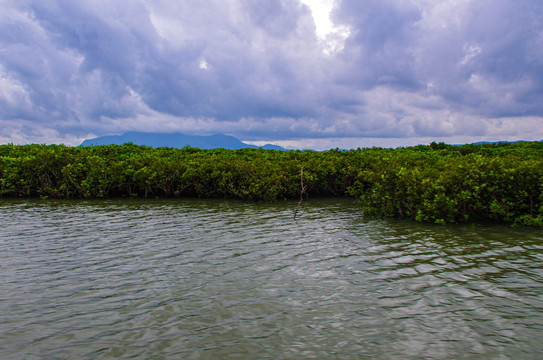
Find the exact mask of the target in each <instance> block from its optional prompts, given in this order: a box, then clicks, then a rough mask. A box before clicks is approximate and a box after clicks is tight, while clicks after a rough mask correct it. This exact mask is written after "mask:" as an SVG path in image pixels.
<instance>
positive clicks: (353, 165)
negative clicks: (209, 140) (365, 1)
mask: <svg viewBox="0 0 543 360" xmlns="http://www.w3.org/2000/svg"><path fill="white" fill-rule="evenodd" d="M122 196H125V197H159V198H160V197H174V196H183V197H205V198H237V199H249V200H264V201H275V200H280V199H300V196H304V197H305V196H309V197H315V196H350V197H355V198H357V199H360V203H361V209H362V211H363V212H364V213H365V214H367V215H372V216H379V217H399V218H410V219H414V220H416V221H424V222H435V223H469V222H478V221H500V222H502V221H503V222H510V223H518V224H526V225H538V226H542V225H543V143H541V142H521V143H495V144H483V145H473V144H470V145H462V146H452V145H447V144H444V143H432V144H430V145H419V146H413V147H405V148H397V149H385V148H364V149H356V150H339V149H333V150H329V151H309V150H307V151H300V150H289V151H278V150H264V149H240V150H225V149H213V150H202V149H198V148H191V147H185V148H182V149H177V148H152V147H147V146H138V145H134V144H131V143H128V144H123V145H103V146H92V147H70V146H65V145H36V144H34V145H13V144H8V145H0V197H4V198H5V197H42V198H109V197H122Z"/></svg>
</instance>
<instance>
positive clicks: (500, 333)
mask: <svg viewBox="0 0 543 360" xmlns="http://www.w3.org/2000/svg"><path fill="white" fill-rule="evenodd" d="M295 207H296V202H279V203H274V204H266V203H251V202H249V203H244V202H238V201H224V200H175V201H169V200H157V201H155V200H149V201H141V200H106V201H36V200H26V201H16V200H0V229H1V230H0V355H1V357H2V358H3V359H107V358H131V359H150V358H153V359H160V358H172V359H174V358H175V359H177V358H183V359H228V358H235V359H292V358H329V359H330V358H340V359H346V358H350V359H353V358H358V359H365V358H367V359H541V358H543V342H542V341H541V337H542V335H543V262H542V260H543V235H542V234H541V230H540V229H527V228H510V227H507V226H502V225H492V226H490V225H484V226H482V225H479V226H434V225H423V224H417V223H413V222H408V221H395V220H370V219H365V218H364V217H362V216H361V214H360V211H359V209H358V207H357V205H356V203H355V202H353V201H352V200H340V199H332V200H313V201H305V202H304V203H303V205H302V209H301V211H300V212H299V213H298V216H297V219H296V220H294V218H293V214H294V208H295Z"/></svg>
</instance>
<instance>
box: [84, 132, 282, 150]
mask: <svg viewBox="0 0 543 360" xmlns="http://www.w3.org/2000/svg"><path fill="white" fill-rule="evenodd" d="M127 142H131V143H134V144H136V145H147V146H152V147H172V148H183V147H185V146H187V145H188V146H190V147H195V148H200V149H218V148H224V149H229V150H237V149H244V148H250V149H258V148H259V146H256V145H251V144H246V143H244V142H242V141H240V140H238V139H236V138H235V137H233V136H228V135H223V134H216V135H209V136H199V135H185V134H180V133H176V134H167V133H143V132H127V133H124V134H122V135H109V136H100V137H97V138H94V139H87V140H85V141H83V142H82V143H81V146H93V145H111V144H117V145H121V144H124V143H127ZM262 148H263V149H273V150H285V149H284V148H282V147H281V146H277V145H271V144H267V145H264V146H262Z"/></svg>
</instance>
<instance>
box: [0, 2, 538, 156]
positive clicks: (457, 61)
mask: <svg viewBox="0 0 543 360" xmlns="http://www.w3.org/2000/svg"><path fill="white" fill-rule="evenodd" d="M128 131H142V132H181V133H185V134H191V135H210V134H216V133H223V134H227V135H232V136H235V137H237V138H238V139H240V140H243V141H245V142H248V143H252V144H257V145H262V144H265V143H273V144H278V145H282V146H284V147H287V148H312V149H317V150H323V149H330V148H336V147H339V148H357V147H371V146H387V147H388V146H390V147H395V146H409V145H415V144H428V143H430V142H432V141H438V142H439V141H444V142H447V143H454V144H457V143H471V142H477V141H514V140H542V139H543V1H541V0H522V1H518V0H47V1H43V0H0V143H14V144H26V143H45V144H52V143H64V144H66V145H78V144H80V143H81V142H82V141H83V140H84V139H87V138H93V137H97V136H103V135H115V134H122V133H124V132H128Z"/></svg>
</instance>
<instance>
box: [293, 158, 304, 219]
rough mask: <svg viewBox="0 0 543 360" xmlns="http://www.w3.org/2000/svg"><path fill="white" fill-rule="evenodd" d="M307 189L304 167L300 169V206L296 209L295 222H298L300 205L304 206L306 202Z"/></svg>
mask: <svg viewBox="0 0 543 360" xmlns="http://www.w3.org/2000/svg"><path fill="white" fill-rule="evenodd" d="M306 189H307V187H306V186H305V185H304V167H303V166H302V168H301V169H300V201H299V202H298V205H297V206H296V209H295V210H294V220H296V215H297V214H298V209H299V208H300V205H301V204H302V201H304V193H305V190H306Z"/></svg>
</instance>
